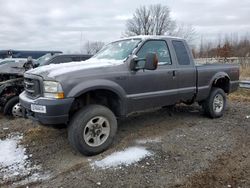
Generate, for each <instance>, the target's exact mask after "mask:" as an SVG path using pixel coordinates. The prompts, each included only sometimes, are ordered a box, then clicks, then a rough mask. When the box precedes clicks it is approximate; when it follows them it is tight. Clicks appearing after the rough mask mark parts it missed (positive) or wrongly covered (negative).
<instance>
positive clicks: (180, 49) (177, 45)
mask: <svg viewBox="0 0 250 188" xmlns="http://www.w3.org/2000/svg"><path fill="white" fill-rule="evenodd" d="M172 43H173V46H174V50H175V53H176V56H177V60H178V64H179V65H190V58H189V56H188V52H187V49H186V47H185V45H184V43H183V42H182V41H173V42H172Z"/></svg>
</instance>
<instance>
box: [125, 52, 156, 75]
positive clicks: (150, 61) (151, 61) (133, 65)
mask: <svg viewBox="0 0 250 188" xmlns="http://www.w3.org/2000/svg"><path fill="white" fill-rule="evenodd" d="M129 61H130V64H129V66H130V69H131V70H133V71H137V70H139V69H146V70H155V69H157V67H158V57H157V55H156V53H148V54H147V56H146V59H144V58H138V57H137V56H135V55H134V56H132V57H131V58H130V60H129ZM139 61H144V62H145V63H144V64H143V66H138V62H139Z"/></svg>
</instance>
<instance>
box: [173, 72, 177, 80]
mask: <svg viewBox="0 0 250 188" xmlns="http://www.w3.org/2000/svg"><path fill="white" fill-rule="evenodd" d="M176 73H177V71H176V70H173V78H175V77H176Z"/></svg>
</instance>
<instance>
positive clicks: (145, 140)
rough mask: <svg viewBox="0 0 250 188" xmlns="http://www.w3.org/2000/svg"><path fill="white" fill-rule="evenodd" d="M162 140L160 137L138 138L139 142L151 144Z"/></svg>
mask: <svg viewBox="0 0 250 188" xmlns="http://www.w3.org/2000/svg"><path fill="white" fill-rule="evenodd" d="M160 142H161V138H160V137H157V138H148V139H141V140H136V143H137V144H149V143H160Z"/></svg>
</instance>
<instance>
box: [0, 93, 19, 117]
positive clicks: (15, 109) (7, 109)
mask: <svg viewBox="0 0 250 188" xmlns="http://www.w3.org/2000/svg"><path fill="white" fill-rule="evenodd" d="M3 114H4V115H8V116H14V117H20V115H22V112H21V106H20V104H19V97H18V96H15V97H12V98H11V99H10V100H9V101H8V102H7V103H6V104H5V106H4V108H3Z"/></svg>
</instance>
